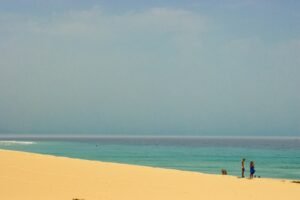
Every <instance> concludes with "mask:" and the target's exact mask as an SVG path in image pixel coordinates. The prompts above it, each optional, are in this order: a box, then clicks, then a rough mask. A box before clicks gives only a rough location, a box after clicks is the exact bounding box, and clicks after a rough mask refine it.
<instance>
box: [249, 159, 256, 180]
mask: <svg viewBox="0 0 300 200" xmlns="http://www.w3.org/2000/svg"><path fill="white" fill-rule="evenodd" d="M254 173H255V169H254V162H253V161H251V162H250V178H253V175H254Z"/></svg>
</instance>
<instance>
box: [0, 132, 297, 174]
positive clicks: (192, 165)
mask: <svg viewBox="0 0 300 200" xmlns="http://www.w3.org/2000/svg"><path fill="white" fill-rule="evenodd" d="M13 141H15V142H12V140H9V141H0V148H1V149H10V150H20V151H27V152H35V153H42V154H51V155H57V156H65V157H73V158H81V159H88V160H99V161H108V162H117V163H128V164H137V165H146V166H154V167H163V168H173V169H180V170H189V171H199V172H206V173H212V174H220V171H221V169H222V168H224V169H226V170H227V171H228V173H229V174H231V175H235V176H240V171H241V170H240V168H241V167H240V161H241V159H242V158H246V175H247V176H248V175H249V169H248V164H249V162H250V161H251V160H253V161H255V168H256V175H257V176H261V177H272V178H286V179H300V139H299V138H291V139H278V138H275V139H274V138H263V139H261V138H245V139H243V138H154V137H152V138H56V139H53V138H48V139H46V138H43V139H41V138H30V139H28V138H27V139H26V141H31V142H24V141H25V140H24V139H23V140H22V141H23V142H22V141H21V140H16V139H14V140H13Z"/></svg>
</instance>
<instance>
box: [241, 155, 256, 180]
mask: <svg viewBox="0 0 300 200" xmlns="http://www.w3.org/2000/svg"><path fill="white" fill-rule="evenodd" d="M245 161H246V159H245V158H243V159H242V178H244V177H245ZM254 173H255V169H254V162H253V161H251V162H250V178H253V175H254Z"/></svg>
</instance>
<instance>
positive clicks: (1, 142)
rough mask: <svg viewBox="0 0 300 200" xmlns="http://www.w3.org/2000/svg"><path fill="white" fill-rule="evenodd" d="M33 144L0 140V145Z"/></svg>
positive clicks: (30, 142)
mask: <svg viewBox="0 0 300 200" xmlns="http://www.w3.org/2000/svg"><path fill="white" fill-rule="evenodd" d="M32 144H35V142H32V141H13V140H1V141H0V145H4V146H10V145H32Z"/></svg>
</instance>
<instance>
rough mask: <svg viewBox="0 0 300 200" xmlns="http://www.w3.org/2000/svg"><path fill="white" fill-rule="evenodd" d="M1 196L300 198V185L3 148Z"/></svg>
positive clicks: (64, 199) (14, 199)
mask: <svg viewBox="0 0 300 200" xmlns="http://www.w3.org/2000/svg"><path fill="white" fill-rule="evenodd" d="M0 199H6V200H19V199H20V200H21V199H22V200H48V199H49V200H50V199H51V200H53V199H55V200H75V199H76V200H78V199H80V200H127V199H128V200H178V199H181V200H194V199H195V200H196V199H197V200H199V199H205V200H210V199H212V200H216V199H225V200H227V199H228V200H232V199H239V200H240V199H243V200H248V199H249V200H250V199H263V200H268V199H270V200H271V199H272V200H277V199H278V200H279V199H280V200H282V199H289V200H293V199H295V200H296V199H297V200H299V199H300V184H297V183H292V182H291V181H288V180H276V179H253V180H249V179H240V178H237V177H233V176H221V175H209V174H201V173H195V172H185V171H178V170H169V169H160V168H152V167H142V166H134V165H126V164H115V163H105V162H97V161H86V160H79V159H71V158H63V157H55V156H49V155H40V154H33V153H24V152H15V151H6V150H0Z"/></svg>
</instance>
